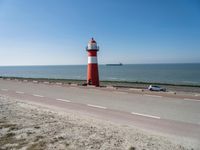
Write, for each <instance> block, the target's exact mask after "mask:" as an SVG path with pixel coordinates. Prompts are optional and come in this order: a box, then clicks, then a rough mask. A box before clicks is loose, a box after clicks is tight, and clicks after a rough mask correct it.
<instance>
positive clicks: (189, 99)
mask: <svg viewBox="0 0 200 150" xmlns="http://www.w3.org/2000/svg"><path fill="white" fill-rule="evenodd" d="M183 100H185V101H196V102H198V101H199V102H200V100H199V99H191V98H184V99H183Z"/></svg>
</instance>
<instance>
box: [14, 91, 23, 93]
mask: <svg viewBox="0 0 200 150" xmlns="http://www.w3.org/2000/svg"><path fill="white" fill-rule="evenodd" d="M15 93H17V94H24V92H21V91H16V92H15Z"/></svg>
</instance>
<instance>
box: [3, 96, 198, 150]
mask: <svg viewBox="0 0 200 150" xmlns="http://www.w3.org/2000/svg"><path fill="white" fill-rule="evenodd" d="M0 149H1V150H4V149H5V150H7V149H13V150H14V149H22V150H26V149H27V150H40V149H41V150H44V149H45V150H46V149H47V150H54V149H56V150H57V149H59V150H98V149H100V150H186V149H198V148H194V147H191V146H182V145H180V144H177V143H176V142H175V141H174V142H173V141H172V140H169V139H168V138H167V137H164V136H160V135H156V134H150V133H149V132H145V131H143V130H139V129H135V128H133V127H129V126H124V125H117V124H114V123H111V122H108V121H103V120H98V119H95V118H92V117H89V116H84V115H81V114H78V113H73V112H62V111H55V110H53V109H50V108H47V107H44V106H38V105H36V104H30V103H26V102H23V101H20V100H16V99H11V98H9V97H5V96H3V95H1V96H0Z"/></svg>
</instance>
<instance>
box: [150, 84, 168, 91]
mask: <svg viewBox="0 0 200 150" xmlns="http://www.w3.org/2000/svg"><path fill="white" fill-rule="evenodd" d="M148 89H149V90H150V91H164V92H165V91H166V89H165V88H162V87H159V86H157V85H150V86H149V87H148Z"/></svg>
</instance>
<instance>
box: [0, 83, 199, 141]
mask: <svg viewBox="0 0 200 150" xmlns="http://www.w3.org/2000/svg"><path fill="white" fill-rule="evenodd" d="M0 94H1V95H8V96H10V97H14V98H19V99H22V100H29V101H33V102H37V103H41V104H47V105H53V106H56V107H59V108H62V109H71V110H76V111H79V112H82V113H87V114H92V115H94V116H98V117H99V118H102V119H106V120H110V121H115V122H120V123H123V124H128V125H133V126H137V127H140V128H144V129H151V130H155V131H160V132H165V133H169V134H175V135H180V136H188V137H195V138H200V109H199V108H200V100H198V99H184V98H181V99H178V98H167V97H163V96H158V95H147V94H144V95H139V94H132V93H127V92H121V91H118V90H109V91H106V90H101V89H98V88H90V89H88V88H80V87H72V86H71V87H70V86H68V87H63V86H61V85H59V84H57V85H49V84H46V83H44V84H41V83H37V82H34V83H31V82H19V81H6V80H0Z"/></svg>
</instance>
